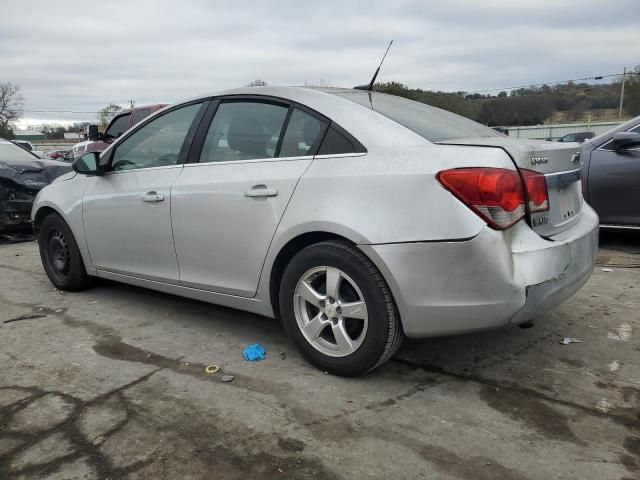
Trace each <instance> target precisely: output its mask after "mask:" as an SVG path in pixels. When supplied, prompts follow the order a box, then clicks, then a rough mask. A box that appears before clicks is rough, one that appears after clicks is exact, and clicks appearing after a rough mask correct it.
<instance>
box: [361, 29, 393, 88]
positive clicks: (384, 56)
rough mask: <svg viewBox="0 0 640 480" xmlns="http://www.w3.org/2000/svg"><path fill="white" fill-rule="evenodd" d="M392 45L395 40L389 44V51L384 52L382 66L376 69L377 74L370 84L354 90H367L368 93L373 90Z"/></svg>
mask: <svg viewBox="0 0 640 480" xmlns="http://www.w3.org/2000/svg"><path fill="white" fill-rule="evenodd" d="M392 43H393V40H391V41H390V42H389V45H388V46H387V50H386V51H385V52H384V55H383V56H382V60H380V65H378V68H377V69H376V73H374V74H373V78H372V79H371V81H370V82H369V84H368V85H358V86H357V87H353V88H355V89H356V90H365V91H368V92H370V91H372V90H373V84H374V83H375V81H376V78H378V72H380V67H381V66H382V62H384V59H385V58H386V57H387V53H389V49H390V48H391V44H392Z"/></svg>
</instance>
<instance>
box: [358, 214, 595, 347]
mask: <svg viewBox="0 0 640 480" xmlns="http://www.w3.org/2000/svg"><path fill="white" fill-rule="evenodd" d="M360 248H361V249H362V250H363V251H364V252H365V253H366V254H367V255H369V258H371V259H372V260H373V261H374V263H376V265H377V266H378V268H379V269H380V270H381V272H382V273H383V275H384V277H385V279H386V280H387V282H388V284H389V286H390V288H391V290H392V292H393V294H394V298H395V300H396V303H397V305H398V309H399V311H400V315H401V318H402V324H403V327H404V330H405V333H406V335H407V336H409V337H427V336H437V335H449V334H454V333H463V332H470V331H476V330H483V329H488V328H495V327H500V326H506V325H509V324H518V323H522V322H525V321H527V320H530V319H532V318H534V317H537V316H539V315H542V314H544V313H545V312H547V311H549V310H550V309H552V308H554V307H555V306H557V305H558V304H560V303H561V302H563V301H564V300H566V299H567V298H568V297H570V296H571V295H573V294H574V293H575V292H576V291H577V290H578V289H579V288H580V287H581V286H582V285H584V283H585V282H586V281H587V280H588V279H589V276H590V275H591V272H592V270H593V266H594V264H595V258H596V254H597V248H598V217H597V215H596V214H595V212H594V211H593V210H592V209H591V208H590V207H589V206H588V205H587V204H586V203H585V204H583V207H582V213H581V218H580V221H579V222H578V223H576V224H575V225H573V226H572V227H571V228H569V229H568V230H566V231H565V232H562V233H560V234H558V235H555V236H554V237H553V238H552V239H550V240H546V239H544V238H542V237H540V236H539V235H537V234H536V233H535V232H533V231H532V230H531V229H530V228H529V226H528V225H526V223H525V222H519V223H518V224H516V225H514V226H513V227H511V228H510V229H508V230H506V231H496V230H492V229H490V228H488V227H486V228H484V229H483V230H482V231H481V232H480V234H478V235H477V236H476V237H474V238H472V239H470V240H465V241H452V242H423V243H399V244H384V245H360Z"/></svg>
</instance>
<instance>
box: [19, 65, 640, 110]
mask: <svg viewBox="0 0 640 480" xmlns="http://www.w3.org/2000/svg"><path fill="white" fill-rule="evenodd" d="M630 74H633V72H627V75H630ZM622 75H623V74H622V73H608V74H606V75H594V76H592V77H584V78H574V79H571V80H555V81H552V82H544V83H529V84H527V85H519V86H516V87H500V88H487V89H484V90H471V91H466V90H462V89H460V90H457V91H458V92H464V93H465V94H467V95H470V94H474V93H485V92H499V91H503V90H516V89H519V88H530V87H542V86H544V85H558V84H560V83H569V82H583V81H586V80H603V79H605V78H611V77H621V76H622ZM130 102H133V101H132V100H130ZM22 112H24V113H80V114H89V113H92V114H95V113H100V112H99V111H95V112H94V111H78V110H22Z"/></svg>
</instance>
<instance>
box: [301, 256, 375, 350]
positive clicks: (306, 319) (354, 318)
mask: <svg viewBox="0 0 640 480" xmlns="http://www.w3.org/2000/svg"><path fill="white" fill-rule="evenodd" d="M293 308H294V314H295V317H296V321H297V323H298V327H299V328H300V331H301V332H302V335H303V336H304V338H305V339H306V340H307V341H308V342H309V344H311V345H312V346H313V347H314V348H315V349H316V350H318V351H319V352H321V353H323V354H325V355H329V356H331V357H345V356H347V355H351V354H352V353H354V352H355V351H356V350H357V349H358V348H359V347H360V346H361V345H362V342H363V341H364V339H365V337H366V334H367V328H368V326H369V316H368V313H367V305H366V303H365V300H364V296H363V295H362V292H361V291H360V289H359V288H358V285H357V284H356V283H355V282H354V281H353V279H352V278H351V277H349V276H348V275H347V274H346V273H345V272H343V271H342V270H340V269H338V268H335V267H328V266H321V267H315V268H312V269H311V270H308V271H307V272H306V273H305V274H304V275H302V278H300V280H299V281H298V284H297V285H296V289H295V291H294V302H293Z"/></svg>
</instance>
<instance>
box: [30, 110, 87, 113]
mask: <svg viewBox="0 0 640 480" xmlns="http://www.w3.org/2000/svg"><path fill="white" fill-rule="evenodd" d="M22 112H26V113H98V112H81V111H76V110H22Z"/></svg>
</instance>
